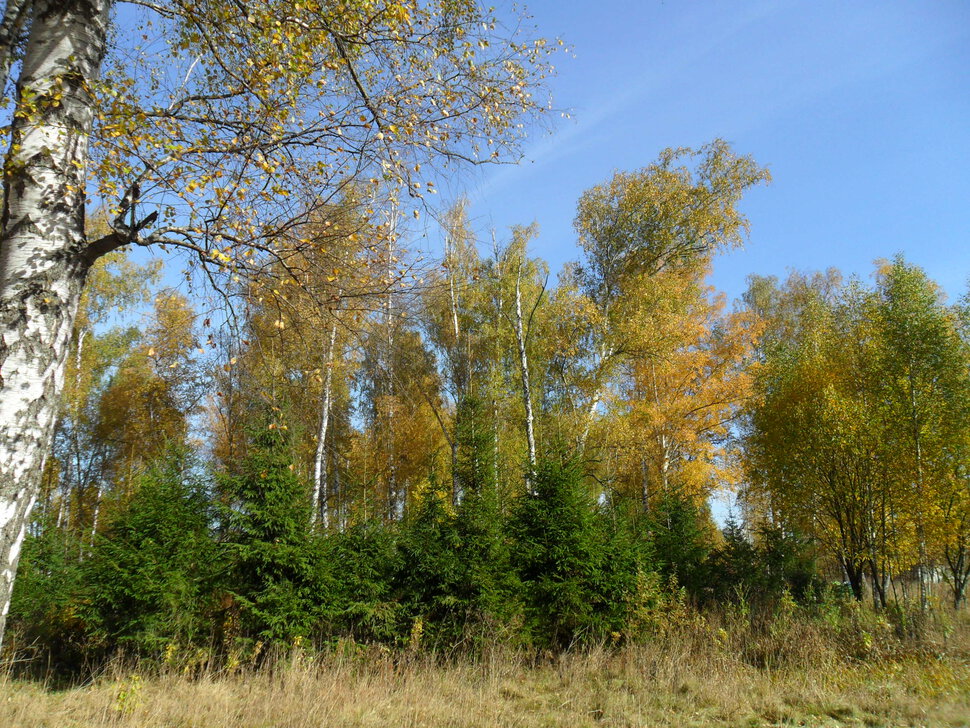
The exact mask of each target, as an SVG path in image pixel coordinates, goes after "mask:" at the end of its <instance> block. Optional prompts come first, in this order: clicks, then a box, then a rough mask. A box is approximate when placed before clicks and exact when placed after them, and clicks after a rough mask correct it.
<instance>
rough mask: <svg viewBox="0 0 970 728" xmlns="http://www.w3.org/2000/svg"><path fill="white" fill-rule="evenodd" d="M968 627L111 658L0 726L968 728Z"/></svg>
mask: <svg viewBox="0 0 970 728" xmlns="http://www.w3.org/2000/svg"><path fill="white" fill-rule="evenodd" d="M954 635H956V636H954ZM963 635H965V626H964V627H961V628H960V630H956V631H954V632H952V633H951V634H950V636H949V638H948V639H947V641H946V644H942V643H939V642H934V641H932V640H922V641H920V643H919V644H918V645H917V644H915V643H914V644H912V645H910V646H909V647H908V648H907V649H900V645H901V643H898V642H896V643H894V644H896V647H895V648H893V649H881V650H880V649H878V647H879V646H878V644H875V643H873V638H869V639H868V642H869V643H871V644H870V646H871V647H872V649H873V651H871V652H870V653H869V654H868V655H867V656H866V657H865V658H864V659H858V658H853V657H850V656H847V653H846V650H845V649H843V648H844V647H845V645H840V644H836V643H833V642H832V641H831V640H829V641H827V640H825V639H823V638H822V637H820V633H819V632H818V631H817V630H815V629H814V628H812V627H811V626H810V625H804V624H802V625H791V627H790V629H789V630H788V631H787V632H777V631H776V633H775V634H774V635H768V638H764V637H763V638H761V639H760V640H759V639H756V638H755V637H754V636H753V635H752V634H750V633H747V632H744V633H738V634H736V635H732V634H730V633H729V632H727V631H726V630H724V629H722V628H716V629H713V628H712V629H708V630H701V631H694V632H691V633H690V634H687V635H685V634H681V635H672V636H670V637H668V638H666V639H658V640H656V641H653V642H651V643H648V644H644V645H632V646H625V647H619V648H613V649H592V650H584V651H581V652H579V651H577V652H571V653H567V654H565V655H560V656H552V655H546V656H539V657H536V656H535V655H531V656H529V657H526V656H524V655H522V654H520V653H515V652H513V651H508V650H495V651H494V652H493V653H488V652H486V653H485V654H484V655H480V656H479V657H478V658H476V659H474V660H472V659H470V658H455V659H451V660H447V659H441V658H440V657H439V658H437V659H432V658H431V657H428V656H426V655H423V656H422V655H409V654H408V653H406V652H404V653H397V654H391V653H389V652H387V651H384V650H380V649H368V648H360V649H359V650H358V651H357V652H355V653H353V654H351V655H350V656H347V655H345V656H343V657H337V656H335V655H333V654H330V655H328V656H325V657H320V656H318V657H310V656H308V655H307V654H306V653H303V652H299V651H297V652H295V653H294V655H292V656H290V657H289V658H286V659H283V660H280V661H278V662H276V663H275V664H274V666H272V667H266V666H264V667H262V668H260V669H258V670H256V669H252V668H245V667H243V668H241V669H237V670H235V671H234V672H232V673H227V672H217V671H214V670H206V669H195V670H194V671H193V674H191V675H189V674H187V672H188V668H184V667H182V668H179V667H178V666H176V665H174V664H173V665H169V666H165V665H163V666H161V667H156V668H155V669H151V670H149V669H145V668H143V669H141V670H140V671H136V670H133V669H131V668H126V667H124V666H123V665H122V664H121V663H117V662H116V663H114V664H113V665H111V666H110V667H108V668H106V669H105V671H104V672H103V673H102V674H101V675H99V676H98V677H97V678H95V679H93V680H91V681H89V682H88V683H87V684H84V685H80V686H77V687H72V688H69V689H52V688H51V687H50V686H49V685H45V683H43V682H41V681H24V680H16V679H13V678H10V677H8V678H5V679H3V681H2V682H0V726H5V727H6V726H9V727H11V728H13V727H14V726H16V727H18V728H33V727H35V726H38V727H39V726H45V727H50V728H73V727H79V726H85V727H86V726H126V727H128V726H131V727H135V726H137V727H138V728H143V727H150V726H151V727H154V726H158V727H163V726H164V727H165V728H190V727H192V728H304V727H307V728H308V727H310V726H373V727H375V728H377V727H379V726H435V727H438V726H442V727H445V726H452V727H454V728H459V727H461V728H465V727H468V728H471V727H472V726H475V727H481V728H486V727H488V726H521V727H522V728H539V727H540V726H541V727H545V726H571V727H572V726H577V727H578V726H790V725H804V726H887V727H888V726H970V652H968V651H967V650H966V649H965V640H964V639H963ZM874 639H875V642H876V643H878V641H879V640H878V635H876V636H875V638H874ZM889 642H890V641H888V640H887V641H886V644H889ZM756 665H758V666H756Z"/></svg>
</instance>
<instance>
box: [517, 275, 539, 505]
mask: <svg viewBox="0 0 970 728" xmlns="http://www.w3.org/2000/svg"><path fill="white" fill-rule="evenodd" d="M515 341H516V343H517V344H518V346H519V368H520V373H521V376H522V403H523V404H524V405H525V438H526V442H527V443H528V445H529V474H528V475H527V476H526V487H527V488H528V489H529V490H530V491H531V490H532V476H533V474H534V473H535V471H536V435H535V420H534V418H533V416H532V388H531V387H530V385H529V355H528V352H527V351H526V348H525V331H524V330H523V327H522V264H521V263H520V264H519V269H518V271H517V273H516V276H515Z"/></svg>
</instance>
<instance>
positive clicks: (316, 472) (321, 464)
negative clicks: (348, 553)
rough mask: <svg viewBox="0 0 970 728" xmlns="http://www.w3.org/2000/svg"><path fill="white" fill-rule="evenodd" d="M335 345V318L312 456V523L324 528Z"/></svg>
mask: <svg viewBox="0 0 970 728" xmlns="http://www.w3.org/2000/svg"><path fill="white" fill-rule="evenodd" d="M336 345H337V319H336V318H335V319H334V320H333V323H331V324H330V340H329V344H328V346H327V358H326V362H325V368H326V372H325V373H324V375H323V398H322V400H323V401H322V403H321V405H320V429H319V430H318V431H317V452H316V454H315V456H314V458H313V523H317V521H318V520H319V521H320V522H321V523H322V524H323V527H324V528H327V527H329V525H330V503H329V495H330V483H329V482H328V478H327V475H328V472H327V431H328V430H329V429H330V409H331V407H332V404H333V364H334V352H335V351H336Z"/></svg>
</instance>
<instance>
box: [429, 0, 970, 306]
mask: <svg viewBox="0 0 970 728" xmlns="http://www.w3.org/2000/svg"><path fill="white" fill-rule="evenodd" d="M528 9H529V11H530V12H531V13H532V15H533V16H534V20H535V23H536V25H537V26H538V28H539V29H540V31H541V33H542V34H543V35H546V36H559V37H562V38H563V39H564V40H565V41H566V42H567V44H569V45H570V46H572V48H573V51H574V55H575V57H568V58H567V57H565V56H563V57H562V58H560V59H559V60H558V63H557V67H558V68H559V74H558V76H557V78H556V79H555V80H554V81H553V92H554V97H555V98H554V100H555V104H556V106H557V107H559V108H563V109H568V110H570V111H571V112H572V114H573V116H574V118H573V119H572V120H559V121H558V122H557V123H556V125H555V129H554V131H553V132H552V133H551V134H543V133H542V132H539V131H537V132H535V133H534V134H533V137H532V140H531V142H530V143H529V144H528V145H527V147H526V160H525V161H524V162H523V163H522V164H521V165H519V166H516V167H511V166H509V167H502V168H488V169H483V170H481V171H477V172H475V173H473V174H471V175H466V176H464V177H463V179H462V186H463V188H464V189H465V190H466V191H467V193H468V194H469V195H470V197H471V200H472V209H471V213H472V215H473V216H474V218H475V220H476V224H477V225H478V226H479V227H480V229H482V230H487V229H488V228H490V227H493V226H494V227H496V228H497V229H498V230H499V233H500V236H501V235H502V233H503V232H504V231H505V230H506V229H507V228H508V226H509V225H512V224H516V223H529V222H532V221H533V220H535V221H538V223H539V224H540V226H541V230H542V232H541V235H540V237H539V239H538V240H537V241H536V242H535V243H534V246H533V248H532V252H533V254H536V255H540V256H541V257H543V258H545V259H547V260H548V261H549V262H550V263H551V265H552V268H553V270H557V269H558V268H559V267H560V266H561V264H562V263H563V262H565V261H567V260H570V259H574V258H575V257H576V256H577V250H576V247H575V234H574V232H573V230H572V219H573V216H574V213H575V205H576V200H577V199H578V198H579V195H580V194H581V193H582V191H583V190H585V189H587V188H588V187H591V186H592V185H595V184H597V183H599V182H602V181H604V180H606V179H608V178H609V176H610V175H611V174H612V172H613V171H614V170H616V169H635V168H638V167H641V166H644V165H646V164H648V163H649V162H650V161H652V160H653V159H654V158H655V157H656V156H657V153H658V152H659V151H660V150H661V149H663V148H664V147H667V146H698V145H701V144H703V143H704V142H707V141H710V140H711V139H713V138H715V137H718V136H720V137H723V138H725V139H727V140H728V141H730V142H731V143H732V144H733V145H734V147H735V149H736V150H737V151H739V152H743V153H746V154H751V155H753V156H754V157H755V159H757V160H758V161H759V162H761V163H762V164H766V165H768V166H769V167H770V169H771V171H772V174H773V176H774V182H773V183H772V184H771V185H770V186H769V187H767V188H760V189H757V190H755V191H753V192H751V193H750V194H749V196H748V197H747V198H746V200H745V202H744V209H745V211H746V212H747V214H748V216H749V217H750V219H751V222H752V234H751V238H750V240H749V243H748V245H747V247H746V248H745V250H743V251H735V252H732V253H729V254H726V255H724V256H722V257H721V258H719V259H718V261H717V262H716V264H715V276H714V284H715V285H716V286H718V287H719V288H721V289H722V290H724V291H726V292H727V293H728V294H729V295H730V296H736V295H738V294H740V293H741V292H742V291H743V290H744V286H745V278H746V276H747V275H748V274H750V273H759V274H775V275H779V276H784V275H785V274H786V272H787V270H789V269H798V270H815V269H820V268H825V267H829V266H835V267H838V268H840V269H842V270H843V271H844V272H847V273H858V274H860V275H863V276H866V277H868V276H869V274H870V273H871V271H872V261H873V260H874V259H876V258H880V257H890V256H892V255H894V254H895V253H897V252H902V253H904V254H905V255H906V257H907V258H908V259H909V260H911V261H913V262H915V263H917V264H919V265H922V266H923V267H924V268H925V269H926V270H927V272H928V273H929V275H930V276H931V277H932V278H933V279H935V280H937V281H938V282H939V283H940V284H942V285H943V287H944V288H945V290H947V291H948V293H949V294H950V295H951V297H958V296H960V295H962V294H963V293H964V291H965V290H966V284H967V280H968V276H970V2H967V1H966V0H960V1H957V0H951V1H940V2H931V1H929V0H927V1H924V2H887V1H885V0H883V1H882V2H851V3H850V2H830V1H822V2H820V1H818V0H814V1H808V0H805V1H802V0H791V1H788V2H784V1H783V2H758V1H755V2H686V1H677V2H675V1H673V0H669V1H667V2H661V1H659V0H642V1H640V2H633V1H627V0H601V1H600V2H597V3H587V2H582V3H580V2H564V1H563V0H534V1H533V2H531V3H529V5H528ZM445 191H446V193H447V192H449V190H445ZM458 191H459V189H458V187H457V186H456V187H455V188H454V189H453V190H451V192H453V193H454V194H457V193H458Z"/></svg>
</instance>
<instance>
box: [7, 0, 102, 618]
mask: <svg viewBox="0 0 970 728" xmlns="http://www.w3.org/2000/svg"><path fill="white" fill-rule="evenodd" d="M110 4H111V2H110V0H37V1H36V2H35V3H34V6H33V13H32V17H31V22H30V32H29V39H28V42H27V46H26V50H25V54H24V58H23V62H22V67H21V72H20V77H19V79H18V90H19V94H20V98H23V97H24V96H25V95H26V94H28V93H29V95H30V97H31V98H32V99H33V103H32V106H33V108H31V109H28V108H26V105H25V104H23V103H22V102H21V101H20V99H19V98H18V100H17V107H18V108H17V111H18V112H19V113H15V114H14V121H13V127H12V131H11V144H10V150H9V152H8V154H7V158H6V161H5V164H4V172H5V179H4V189H5V192H6V203H5V209H4V211H3V234H2V238H0V634H2V630H3V627H4V626H5V623H6V615H7V612H8V611H9V608H10V597H11V593H12V590H13V581H14V575H15V574H16V571H17V563H18V560H19V556H20V547H21V544H22V543H23V538H24V533H25V532H26V528H27V522H28V520H29V518H30V511H31V508H32V507H33V505H34V502H35V500H36V498H37V494H38V490H39V488H40V482H41V473H42V472H43V470H44V464H45V460H46V456H47V453H48V451H49V449H50V446H51V440H52V437H53V430H54V424H55V419H56V417H57V411H58V405H59V398H60V394H61V391H62V388H63V380H64V368H65V363H66V360H67V356H68V352H69V350H70V342H71V335H72V332H73V328H74V320H75V317H76V315H77V310H78V304H79V302H80V297H81V289H82V287H83V285H84V280H85V277H86V275H87V269H88V267H89V260H88V256H87V255H85V246H86V239H85V236H84V202H85V178H84V174H83V170H84V168H85V163H86V160H87V141H88V136H89V135H90V131H91V122H92V117H93V101H92V98H91V96H90V93H89V91H88V90H87V88H88V86H89V84H90V83H91V82H92V81H94V80H96V79H97V77H98V75H99V73H100V68H101V61H102V59H103V56H104V52H105V37H106V28H107V19H108V11H109V6H110Z"/></svg>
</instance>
